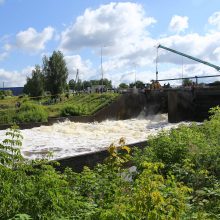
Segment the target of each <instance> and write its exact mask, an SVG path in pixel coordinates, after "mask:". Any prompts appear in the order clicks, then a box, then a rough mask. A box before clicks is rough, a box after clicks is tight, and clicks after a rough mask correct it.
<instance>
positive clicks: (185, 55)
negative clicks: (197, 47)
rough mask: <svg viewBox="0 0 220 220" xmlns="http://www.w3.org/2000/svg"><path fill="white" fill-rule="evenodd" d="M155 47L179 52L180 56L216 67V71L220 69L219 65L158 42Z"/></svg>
mask: <svg viewBox="0 0 220 220" xmlns="http://www.w3.org/2000/svg"><path fill="white" fill-rule="evenodd" d="M157 48H162V49H164V50H168V51H170V52H173V53H176V54H179V55H180V56H184V57H187V58H189V59H191V60H195V61H197V62H199V63H203V64H205V65H208V66H210V67H212V68H214V69H216V70H217V71H220V67H219V66H216V65H214V64H211V63H209V62H206V61H203V60H200V59H198V58H196V57H193V56H190V55H187V54H185V53H182V52H179V51H177V50H173V49H171V48H168V47H164V46H162V45H161V44H159V45H158V46H157Z"/></svg>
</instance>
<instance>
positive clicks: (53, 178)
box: [0, 107, 220, 220]
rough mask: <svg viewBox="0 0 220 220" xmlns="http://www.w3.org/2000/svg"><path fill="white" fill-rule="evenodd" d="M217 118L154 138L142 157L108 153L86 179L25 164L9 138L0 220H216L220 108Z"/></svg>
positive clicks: (4, 147) (16, 138) (3, 156)
mask: <svg viewBox="0 0 220 220" xmlns="http://www.w3.org/2000/svg"><path fill="white" fill-rule="evenodd" d="M212 113H213V115H212V116H211V119H210V121H206V122H204V124H203V125H200V126H197V125H192V126H191V127H187V126H181V127H179V128H178V129H176V130H171V131H169V132H161V133H160V134H159V135H158V136H156V137H152V138H150V140H149V145H148V146H147V147H146V148H145V149H144V151H140V150H137V149H136V150H135V151H134V152H133V153H132V154H131V153H130V149H129V148H128V147H126V146H124V140H123V139H121V140H120V145H121V148H120V151H119V150H117V149H116V147H115V146H113V145H111V146H110V147H109V153H110V156H109V157H108V158H106V162H105V163H104V164H98V165H97V166H96V167H95V168H94V169H93V170H91V169H89V168H88V167H85V168H84V170H83V171H82V172H81V173H75V172H74V171H73V170H71V169H69V168H67V169H66V170H65V172H64V173H59V172H57V171H56V170H55V169H54V166H52V165H51V164H50V165H49V163H48V161H45V160H37V161H36V160H35V161H25V160H24V159H23V158H22V156H21V154H20V151H19V146H20V145H21V141H20V140H21V136H20V133H19V131H18V130H16V129H15V130H12V131H10V132H8V136H9V137H8V139H6V140H5V141H4V142H3V143H2V144H1V145H0V149H1V150H0V161H1V165H0V179H1V182H0V219H60V220H61V219H80V220H81V219H94V220H97V219H109V220H111V219H112V220H115V219H124V220H126V219H127V220H132V219H134V220H136V219H137V220H140V219H149V220H155V219H158V220H160V219H161V220H162V219H166V220H167V219H175V220H176V219H180V220H182V219H184V220H191V219H198V220H202V219H204V220H207V219H219V218H220V214H219V213H220V108H219V107H217V108H215V109H213V110H212ZM132 163H133V164H135V165H136V168H137V170H136V171H133V172H132V171H131V170H130V171H129V169H128V168H126V167H128V164H132ZM126 164H127V165H126Z"/></svg>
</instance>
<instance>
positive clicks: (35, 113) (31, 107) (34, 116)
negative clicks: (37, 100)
mask: <svg viewBox="0 0 220 220" xmlns="http://www.w3.org/2000/svg"><path fill="white" fill-rule="evenodd" d="M47 120H48V113H47V111H46V110H45V108H44V107H43V106H41V105H36V104H28V103H23V104H22V105H21V107H20V108H19V109H18V110H17V114H16V115H15V117H14V121H15V122H17V123H23V122H46V121H47Z"/></svg>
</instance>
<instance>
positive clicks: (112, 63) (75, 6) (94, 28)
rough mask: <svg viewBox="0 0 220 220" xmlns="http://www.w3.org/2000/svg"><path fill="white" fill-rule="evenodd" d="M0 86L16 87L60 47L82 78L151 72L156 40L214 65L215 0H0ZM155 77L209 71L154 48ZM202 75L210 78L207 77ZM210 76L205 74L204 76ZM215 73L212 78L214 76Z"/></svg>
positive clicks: (218, 33) (217, 52)
mask: <svg viewBox="0 0 220 220" xmlns="http://www.w3.org/2000/svg"><path fill="white" fill-rule="evenodd" d="M0 27H1V28H0V87H1V85H2V83H3V82H4V83H5V85H6V86H23V84H24V83H25V81H26V77H27V76H30V74H31V71H32V69H33V68H34V66H35V65H36V64H42V56H44V55H47V56H49V55H50V54H51V53H52V52H53V51H54V50H61V51H62V52H63V54H64V57H65V60H66V62H67V66H68V69H69V79H71V78H74V77H75V73H76V69H77V68H78V69H79V71H80V78H81V79H83V80H88V79H96V78H100V77H101V73H100V49H101V47H102V49H103V69H104V77H107V78H109V79H111V80H112V81H113V83H114V84H115V85H118V84H119V83H121V82H126V83H129V82H133V81H134V79H135V74H136V77H137V79H139V80H142V81H144V82H149V81H150V80H151V79H154V78H155V56H156V49H155V46H156V45H157V44H158V43H161V44H163V45H164V46H167V47H171V48H173V49H176V50H179V51H182V52H185V53H188V54H190V55H193V56H196V57H198V58H200V59H204V60H207V61H209V62H212V63H214V64H216V65H220V2H219V0H212V1H208V0H191V1H190V0H185V1H183V0H181V1H174V0H170V1H164V0H157V1H151V0H145V1H141V0H139V1H112V2H111V1H107V0H105V1H101V0H93V1H91V0H81V1H74V0H0ZM158 69H159V78H160V79H162V78H167V77H169V78H170V77H179V76H182V75H184V76H195V75H209V74H217V73H216V71H215V70H214V69H212V68H210V67H207V66H204V65H202V64H199V63H196V62H192V61H190V60H187V59H186V58H184V59H182V58H181V57H179V56H178V55H175V54H171V53H169V52H166V51H162V50H161V49H160V50H159V64H158ZM209 80H210V79H209ZM212 80H213V79H212ZM215 80H217V78H216V79H215Z"/></svg>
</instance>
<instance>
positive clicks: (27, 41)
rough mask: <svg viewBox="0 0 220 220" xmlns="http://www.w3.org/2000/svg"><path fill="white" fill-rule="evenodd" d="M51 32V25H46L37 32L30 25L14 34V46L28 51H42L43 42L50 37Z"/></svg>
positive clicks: (52, 31) (43, 47)
mask: <svg viewBox="0 0 220 220" xmlns="http://www.w3.org/2000/svg"><path fill="white" fill-rule="evenodd" d="M53 34H54V29H53V28H52V27H46V28H44V30H43V31H42V32H37V31H36V30H35V29H34V28H32V27H30V28H28V29H27V30H25V31H20V32H19V33H18V34H17V35H16V47H17V48H19V49H21V50H25V51H27V52H30V53H36V52H39V51H42V50H44V49H45V44H46V43H47V42H48V41H49V40H51V39H52V37H53Z"/></svg>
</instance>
